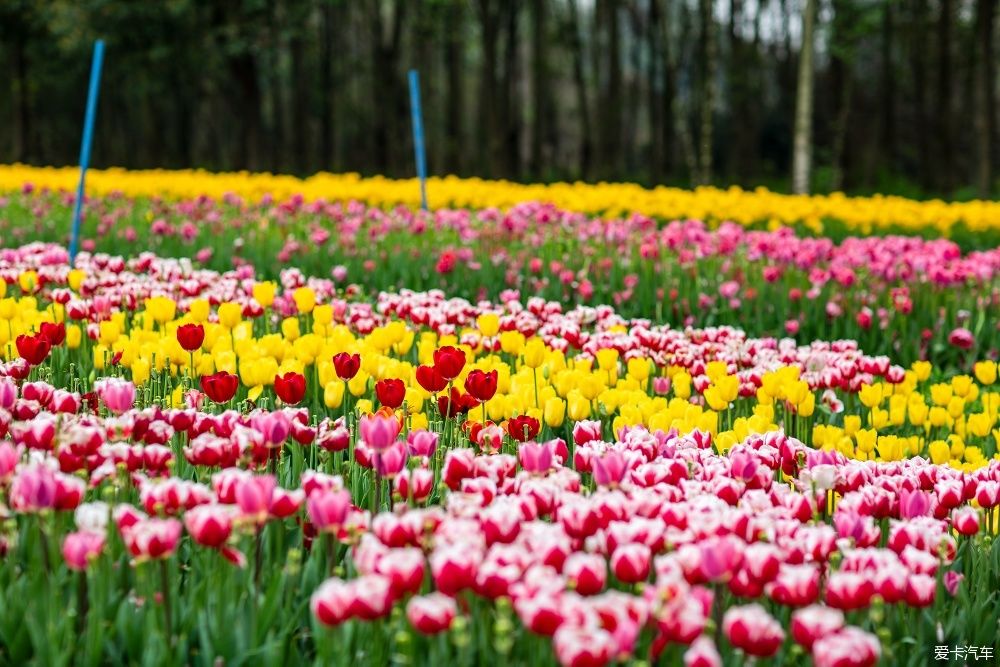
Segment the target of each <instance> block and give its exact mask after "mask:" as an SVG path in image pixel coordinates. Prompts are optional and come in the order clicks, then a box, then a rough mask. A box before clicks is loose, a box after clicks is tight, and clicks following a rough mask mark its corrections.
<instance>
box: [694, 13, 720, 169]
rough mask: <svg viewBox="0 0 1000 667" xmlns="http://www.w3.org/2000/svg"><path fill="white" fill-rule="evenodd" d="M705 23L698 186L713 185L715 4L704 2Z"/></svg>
mask: <svg viewBox="0 0 1000 667" xmlns="http://www.w3.org/2000/svg"><path fill="white" fill-rule="evenodd" d="M699 5H700V11H699V15H700V16H699V18H700V19H701V49H702V53H701V102H700V104H699V111H700V117H701V119H700V123H699V125H700V130H699V133H698V143H699V150H698V184H699V185H710V184H711V183H712V144H713V141H712V132H713V127H712V115H713V113H714V111H715V61H716V53H715V17H714V16H713V15H712V0H700V2H699Z"/></svg>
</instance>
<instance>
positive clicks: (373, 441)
mask: <svg viewBox="0 0 1000 667" xmlns="http://www.w3.org/2000/svg"><path fill="white" fill-rule="evenodd" d="M401 429H402V425H401V424H400V423H399V419H397V418H396V417H395V415H391V416H386V415H383V414H380V413H375V414H371V415H365V416H364V417H362V418H361V420H360V421H359V422H358V432H359V434H360V435H361V440H363V441H364V443H365V444H366V445H368V446H369V447H371V448H372V449H374V450H376V451H381V450H383V449H386V448H388V447H389V445H391V444H392V443H393V442H395V441H396V438H397V437H398V436H399V432H400V430H401Z"/></svg>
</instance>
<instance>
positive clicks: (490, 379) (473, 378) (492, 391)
mask: <svg viewBox="0 0 1000 667" xmlns="http://www.w3.org/2000/svg"><path fill="white" fill-rule="evenodd" d="M497 377H498V374H497V371H496V370H495V369H494V370H492V371H490V372H488V373H485V372H483V371H481V370H479V369H478V368H477V369H475V370H473V371H471V372H470V373H469V375H468V377H466V378H465V390H466V391H467V392H469V394H470V395H472V396H473V397H475V399H476V400H477V401H479V402H481V403H485V402H486V401H488V400H490V399H491V398H493V396H495V395H496V393H497Z"/></svg>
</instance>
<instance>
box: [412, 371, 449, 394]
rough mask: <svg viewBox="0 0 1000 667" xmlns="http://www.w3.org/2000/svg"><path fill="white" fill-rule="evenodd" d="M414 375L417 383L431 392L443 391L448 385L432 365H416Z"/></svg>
mask: <svg viewBox="0 0 1000 667" xmlns="http://www.w3.org/2000/svg"><path fill="white" fill-rule="evenodd" d="M416 377H417V384H419V385H420V386H421V387H423V388H424V390H425V391H428V392H430V393H432V394H436V393H438V392H440V391H443V390H444V388H445V387H447V386H448V380H447V379H445V378H444V376H442V375H441V373H439V372H438V370H437V369H436V368H435V367H434V366H418V367H417V371H416Z"/></svg>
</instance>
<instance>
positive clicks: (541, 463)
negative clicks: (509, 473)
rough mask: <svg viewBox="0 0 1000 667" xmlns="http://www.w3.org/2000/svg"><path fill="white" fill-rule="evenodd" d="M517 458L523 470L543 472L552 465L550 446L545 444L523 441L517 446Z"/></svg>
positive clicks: (535, 472)
mask: <svg viewBox="0 0 1000 667" xmlns="http://www.w3.org/2000/svg"><path fill="white" fill-rule="evenodd" d="M517 458H518V461H519V463H520V464H521V467H522V468H524V470H525V472H529V473H532V474H536V475H537V474H544V473H546V472H548V471H549V469H550V468H551V467H552V448H551V447H549V446H548V445H547V444H541V443H537V442H524V443H521V445H520V446H519V447H518V450H517Z"/></svg>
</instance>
